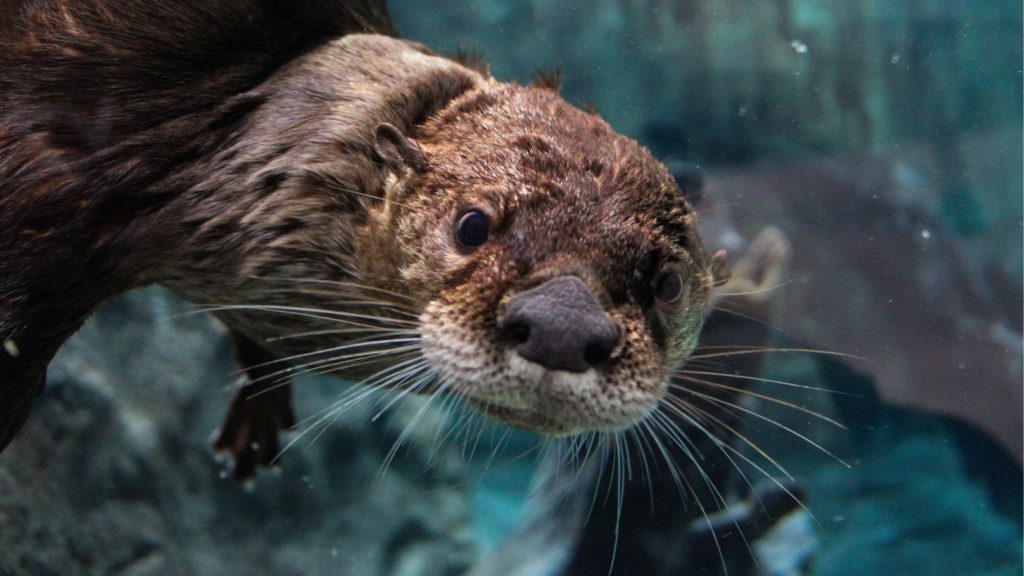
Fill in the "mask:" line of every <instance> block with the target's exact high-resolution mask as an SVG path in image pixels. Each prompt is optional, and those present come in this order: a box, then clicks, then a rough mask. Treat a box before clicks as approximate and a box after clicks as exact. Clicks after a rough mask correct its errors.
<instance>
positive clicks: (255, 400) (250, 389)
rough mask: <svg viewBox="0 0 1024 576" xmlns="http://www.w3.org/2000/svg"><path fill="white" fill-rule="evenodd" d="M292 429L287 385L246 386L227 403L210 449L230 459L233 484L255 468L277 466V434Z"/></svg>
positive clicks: (292, 421)
mask: <svg viewBox="0 0 1024 576" xmlns="http://www.w3.org/2000/svg"><path fill="white" fill-rule="evenodd" d="M293 426H295V414H294V412H293V411H292V406H291V384H290V383H287V382H286V383H283V384H279V385H277V386H274V387H259V386H255V385H253V384H251V383H248V382H246V383H245V384H243V385H241V386H239V388H238V390H237V391H236V392H235V396H234V398H232V399H231V406H230V407H229V408H228V414H227V416H226V417H225V418H224V423H223V424H221V427H220V429H219V430H217V432H216V433H215V434H214V439H213V448H214V450H216V451H218V452H221V453H227V454H229V455H230V457H231V458H232V459H233V462H234V466H233V468H234V477H235V479H236V480H239V481H245V480H250V479H252V478H253V476H254V475H255V473H256V467H257V466H263V467H266V468H271V467H274V466H276V465H277V456H278V455H279V453H280V443H279V442H278V434H279V432H281V431H282V430H287V429H290V428H292V427H293Z"/></svg>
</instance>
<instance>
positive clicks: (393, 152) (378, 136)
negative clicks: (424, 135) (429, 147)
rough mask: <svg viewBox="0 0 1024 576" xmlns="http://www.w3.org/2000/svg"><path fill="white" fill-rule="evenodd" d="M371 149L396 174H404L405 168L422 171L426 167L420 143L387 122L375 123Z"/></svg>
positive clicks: (425, 159)
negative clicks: (375, 127)
mask: <svg viewBox="0 0 1024 576" xmlns="http://www.w3.org/2000/svg"><path fill="white" fill-rule="evenodd" d="M373 150H374V151H375V152H376V153H377V156H379V157H380V159H381V161H383V162H384V164H386V165H387V167H388V168H390V169H391V170H392V171H394V172H395V173H397V174H404V173H405V171H406V170H412V171H413V172H422V171H423V170H424V169H426V167H427V158H426V157H425V156H424V155H423V151H422V150H420V145H419V144H417V143H416V141H415V140H413V139H412V138H409V137H407V136H406V135H405V134H402V132H401V130H399V129H398V128H395V127H394V126H393V125H391V124H388V123H387V122H381V123H380V124H378V125H377V130H376V133H375V139H374V142H373Z"/></svg>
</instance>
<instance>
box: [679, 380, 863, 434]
mask: <svg viewBox="0 0 1024 576" xmlns="http://www.w3.org/2000/svg"><path fill="white" fill-rule="evenodd" d="M676 376H677V377H679V378H682V379H683V380H685V381H687V382H692V383H694V384H701V385H704V386H710V387H712V388H718V389H720V390H729V391H730V392H737V393H739V394H745V395H747V396H752V397H754V398H760V399H762V400H765V401H767V402H771V403H773V404H778V405H780V406H785V407H787V408H791V409H793V410H797V411H799V412H803V413H804V414H807V415H808V416H813V417H815V418H818V419H819V420H822V421H824V422H828V423H829V424H832V425H833V426H836V427H838V428H841V429H843V430H846V426H843V424H842V423H840V422H839V421H837V420H834V419H832V418H829V417H828V416H825V415H824V414H821V413H819V412H815V411H814V410H811V409H810V408H806V407H804V406H800V405H799V404H794V403H792V402H789V401H787V400H782V399H781V398H776V397H774V396H769V395H768V394H761V393H760V392H752V391H750V390H745V389H743V388H737V387H735V386H729V385H728V384H722V383H720V382H712V381H710V380H704V379H702V378H696V377H694V376H688V375H683V374H677V375H676ZM669 388H672V389H674V390H680V391H682V392H688V393H694V391H693V390H691V389H690V388H688V387H686V386H682V385H680V384H677V383H674V382H672V383H669Z"/></svg>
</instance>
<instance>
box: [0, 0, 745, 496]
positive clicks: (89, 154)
mask: <svg viewBox="0 0 1024 576" xmlns="http://www.w3.org/2000/svg"><path fill="white" fill-rule="evenodd" d="M0 38H2V40H3V42H2V43H0V71H2V74H0V342H3V343H4V346H3V348H2V349H0V449H2V447H4V446H6V445H7V444H8V443H9V442H10V441H11V440H12V438H13V437H14V435H15V433H16V432H17V430H18V429H19V427H20V426H21V425H22V423H23V422H24V421H25V419H26V418H27V417H28V412H29V409H30V406H31V403H32V399H33V397H34V396H36V395H37V394H38V393H39V392H40V391H41V390H42V388H43V385H44V380H45V373H46V366H47V363H48V362H49V361H50V359H51V358H52V357H53V355H54V354H55V352H56V351H57V349H58V348H59V347H60V345H61V344H62V342H64V340H65V339H67V338H68V337H69V336H70V335H71V334H73V333H74V332H75V331H76V330H77V329H78V327H79V326H81V324H82V323H83V322H84V321H85V319H86V318H87V317H88V316H89V315H90V313H91V312H92V311H93V310H94V309H95V308H96V307H97V306H99V305H100V304H102V303H103V302H104V301H106V300H108V299H110V298H111V297H113V296H115V295H116V294H119V293H121V292H124V291H126V290H130V289H133V288H137V287H142V286H146V285H150V284H162V285H165V286H167V287H170V288H171V289H172V290H174V291H175V292H176V293H178V294H179V295H181V296H182V297H184V298H185V299H187V300H189V301H192V302H194V303H196V304H199V305H201V306H204V307H206V308H208V309H209V310H210V311H212V312H213V313H214V314H216V315H217V316H218V317H219V318H220V319H221V320H223V322H224V323H225V324H226V325H227V326H228V327H229V329H230V331H231V334H232V336H233V338H234V340H235V343H236V356H237V358H238V361H239V363H240V365H241V366H242V367H243V368H244V369H246V377H245V379H244V380H243V382H242V383H241V384H240V386H239V388H238V390H237V393H236V395H235V397H234V399H233V401H232V405H231V408H230V410H229V412H228V416H227V418H226V419H225V422H224V424H223V426H222V427H221V429H220V430H219V432H218V434H217V436H216V438H215V446H216V447H217V448H218V449H222V450H226V451H228V452H229V453H230V454H231V455H232V456H233V457H234V460H235V474H236V476H238V477H239V478H247V477H249V476H251V475H252V474H253V473H254V471H255V468H256V467H257V466H261V465H263V466H266V465H271V464H273V463H274V460H275V458H276V456H277V454H278V452H279V448H280V445H279V443H278V433H279V431H280V430H282V429H286V428H289V427H291V426H292V425H293V424H294V423H295V419H294V415H293V413H292V409H291V407H290V403H289V399H290V394H291V391H290V386H289V378H290V377H292V376H294V375H295V374H298V373H303V372H325V373H332V374H336V375H338V376H341V377H343V378H347V379H352V380H358V381H363V382H364V383H366V384H367V385H369V386H372V387H377V388H384V389H391V390H400V391H402V392H401V393H402V394H405V393H434V394H447V395H452V396H457V397H459V398H461V399H463V400H464V401H466V402H467V403H469V404H470V405H472V406H473V407H475V408H476V409H478V410H479V411H481V412H483V413H484V414H487V415H489V416H490V417H492V418H494V419H496V420H499V421H502V422H504V423H506V424H508V425H510V426H513V427H517V428H524V429H528V430H533V431H537V432H541V433H544V434H549V435H556V436H562V435H571V434H579V433H583V432H589V431H614V430H621V429H625V428H628V427H630V426H632V425H634V424H636V423H638V422H641V421H642V420H643V419H644V418H646V417H647V416H648V415H649V414H650V413H651V412H652V411H653V410H654V408H655V407H656V406H657V404H658V402H659V400H660V399H661V398H662V397H663V396H664V395H665V394H666V390H667V382H668V380H669V375H670V373H671V371H672V370H673V369H674V368H675V367H676V366H678V365H679V364H680V363H682V362H683V361H684V360H685V359H686V358H687V356H688V355H689V354H690V353H691V351H692V350H693V349H694V347H695V345H696V342H697V337H698V335H699V333H700V329H701V325H702V322H703V318H704V315H705V312H706V309H707V307H708V305H709V300H710V293H711V290H712V287H713V285H714V284H715V283H716V282H722V281H723V280H724V279H725V278H726V277H727V276H728V272H727V268H726V266H725V255H724V253H722V252H719V253H716V254H715V255H713V256H712V255H709V254H708V253H707V252H706V250H705V248H704V247H703V245H702V243H701V241H700V239H699V238H698V235H697V232H696V227H695V213H694V211H693V209H692V207H691V206H690V204H689V203H688V202H687V200H686V198H685V197H684V195H683V193H682V192H681V191H680V189H679V187H678V186H677V184H676V183H675V182H674V180H673V178H672V177H671V175H670V174H669V172H668V171H667V170H666V169H665V168H664V167H663V166H662V165H661V164H660V163H659V162H658V161H657V160H655V159H654V158H653V157H652V156H651V154H650V153H649V152H648V151H647V150H646V149H645V148H643V147H642V146H640V145H639V144H638V143H637V142H635V141H633V140H631V139H629V138H627V137H625V136H622V135H620V134H617V133H616V132H614V131H613V130H612V128H611V127H610V126H609V125H608V124H607V123H606V122H604V121H603V120H602V119H601V118H600V117H599V116H598V115H597V114H596V113H595V112H593V111H588V110H582V109H579V108H576V107H574V106H572V105H570V104H569V103H567V102H566V101H565V100H563V99H562V98H561V97H560V96H559V95H558V92H557V87H556V86H555V85H554V84H553V82H551V81H550V80H549V79H544V78H542V79H541V81H539V82H535V83H534V84H532V85H520V84H515V83H506V82H500V81H498V80H496V79H494V78H493V77H491V76H490V75H489V73H488V71H487V69H486V65H485V64H483V63H482V62H481V61H480V60H479V59H476V58H470V57H465V56H454V57H447V56H442V55H439V54H435V53H433V52H431V51H430V50H429V49H427V48H426V47H424V46H422V45H419V44H416V43H414V42H409V41H406V40H402V39H399V38H398V37H397V34H396V33H395V30H394V27H393V26H392V24H391V22H390V20H389V18H388V14H387V10H386V8H385V6H384V4H383V3H382V2H374V1H369V0H361V1H351V2H340V1H339V2H331V1H327V0H323V1H321V0H301V1H294V2H293V1H285V0H235V1H234V2H202V1H199V0H192V1H188V2H180V3H175V4H174V5H173V6H163V5H162V3H150V2H144V1H142V0H117V1H115V0H20V1H19V0H8V1H7V2H6V3H5V5H4V10H3V13H2V16H0ZM286 363H287V364H289V365H291V366H293V368H288V367H286Z"/></svg>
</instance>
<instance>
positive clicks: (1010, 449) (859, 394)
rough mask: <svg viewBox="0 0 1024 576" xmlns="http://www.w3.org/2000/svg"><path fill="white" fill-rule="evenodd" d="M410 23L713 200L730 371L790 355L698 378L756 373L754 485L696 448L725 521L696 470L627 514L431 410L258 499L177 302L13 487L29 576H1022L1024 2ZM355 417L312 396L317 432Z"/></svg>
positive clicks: (378, 424)
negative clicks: (723, 255)
mask: <svg viewBox="0 0 1024 576" xmlns="http://www.w3.org/2000/svg"><path fill="white" fill-rule="evenodd" d="M389 7H390V10H391V13H392V15H393V17H394V20H395V22H396V24H397V27H398V28H399V30H400V31H401V32H402V34H403V35H404V36H405V37H407V38H411V39H414V40H417V41H420V42H423V43H424V44H426V45H427V46H429V47H431V48H432V49H434V50H437V51H441V52H454V51H455V50H456V49H457V48H459V47H471V48H477V49H479V50H481V51H482V52H483V54H484V56H485V57H486V59H487V60H488V62H489V63H490V70H491V73H492V74H494V75H495V76H496V77H497V78H499V79H503V80H518V81H521V82H529V81H530V79H531V77H532V76H533V74H534V73H535V72H536V71H537V70H538V69H540V70H552V69H556V68H557V69H560V70H561V72H562V88H561V94H562V95H563V96H564V97H565V98H566V99H568V100H569V101H570V102H573V103H575V104H578V105H581V106H582V105H593V106H594V108H595V109H596V110H597V111H598V113H599V114H600V115H601V116H602V117H603V118H605V119H606V120H607V121H608V122H609V123H611V125H612V126H613V127H614V128H615V129H616V130H618V131H620V132H622V133H624V134H627V135H629V136H631V137H634V138H636V139H638V140H639V141H640V142H641V143H643V144H644V145H645V146H647V147H649V148H650V149H651V151H652V152H653V153H654V154H655V155H656V156H657V157H658V158H659V159H661V160H662V161H663V162H665V163H666V164H668V165H669V166H674V167H676V168H678V169H679V170H681V171H680V172H678V173H679V174H684V172H685V170H691V169H693V168H694V167H695V166H696V167H699V170H700V172H701V173H702V174H703V177H704V182H705V186H704V192H703V194H702V195H701V197H700V198H699V199H697V209H698V213H699V217H700V221H701V226H702V233H703V236H704V239H705V242H706V244H707V245H708V247H709V248H711V249H712V250H714V249H716V248H719V247H723V248H727V249H728V250H729V252H730V254H731V260H732V264H733V269H734V273H735V275H736V276H737V277H738V278H740V279H741V280H743V281H744V282H746V283H740V284H733V285H732V286H734V289H733V290H732V292H734V293H737V292H738V293H739V294H736V295H735V296H733V297H732V299H731V300H730V299H726V300H724V301H723V302H722V306H721V307H722V308H723V309H724V310H723V311H719V312H716V316H714V317H712V318H711V319H709V326H708V334H709V336H708V337H709V338H713V339H714V343H715V344H718V345H750V346H757V347H761V348H771V349H776V350H780V351H778V352H767V353H765V354H763V355H760V356H756V357H755V356H753V355H751V357H749V358H748V357H743V358H742V359H743V360H749V362H746V363H744V364H743V365H742V366H740V365H739V364H736V363H735V362H738V360H737V359H736V358H710V359H707V360H706V362H710V363H711V364H704V365H699V364H698V365H696V366H693V367H691V368H692V370H694V371H697V372H706V371H716V372H717V371H725V372H726V374H730V373H731V371H732V370H734V369H735V370H741V369H742V371H741V372H740V373H739V376H738V377H737V376H735V375H734V376H725V377H718V381H721V382H724V383H726V384H727V385H731V386H737V387H742V388H743V389H744V390H745V392H746V394H744V395H743V396H741V397H740V399H739V400H738V405H737V406H732V407H725V408H723V410H726V411H729V410H731V411H733V412H734V413H735V414H736V415H737V416H738V423H737V424H736V428H735V429H734V430H731V432H733V434H725V433H724V432H723V430H722V429H721V428H719V430H718V431H717V433H718V434H720V435H721V436H731V438H730V439H729V445H730V446H733V447H734V450H735V451H732V450H729V449H724V448H720V447H718V446H715V445H714V443H710V442H706V439H698V440H697V442H698V443H699V446H698V448H699V449H698V450H696V451H695V452H696V453H695V454H694V459H695V460H696V461H697V464H699V465H700V466H701V467H702V468H703V469H704V470H706V473H707V475H708V478H713V479H714V486H715V489H711V488H708V487H706V486H705V485H704V483H703V480H704V478H703V477H702V476H701V475H700V474H699V473H698V472H697V466H696V465H694V464H692V463H691V464H687V467H686V470H685V474H686V475H687V478H688V479H690V480H692V481H693V483H694V485H695V486H696V488H695V489H694V491H695V493H696V495H697V496H698V498H697V500H698V502H695V501H694V499H693V497H692V495H681V494H679V489H678V487H677V486H676V484H675V482H674V481H673V479H672V478H671V476H670V475H669V474H667V470H666V468H665V467H664V465H661V466H658V465H655V464H654V463H653V460H654V459H656V456H657V453H656V448H655V447H654V446H652V445H651V444H650V443H647V444H644V442H645V441H644V440H638V441H637V443H635V444H632V445H631V446H633V450H634V453H633V455H632V459H631V460H630V462H631V468H630V478H629V479H625V480H626V481H625V482H624V489H623V492H622V508H621V510H622V512H621V513H620V512H619V510H620V508H619V506H618V505H619V495H618V487H617V485H613V488H612V489H609V484H608V481H609V476H607V474H608V473H609V471H608V470H605V469H601V468H600V466H597V464H599V462H597V461H596V460H592V461H590V465H589V467H588V466H584V470H583V473H581V474H580V476H579V478H577V481H576V482H575V484H572V485H571V486H569V483H568V481H567V480H566V476H565V473H564V472H562V473H559V474H556V473H554V472H552V470H553V469H554V468H556V467H557V466H556V464H557V460H558V453H557V452H556V451H555V450H557V449H552V450H549V451H547V452H544V451H543V450H541V449H540V448H538V447H537V446H538V443H539V442H541V440H540V439H539V438H537V437H535V436H533V435H531V434H528V433H522V432H516V433H512V434H506V433H505V431H506V429H504V428H501V427H499V426H487V425H485V424H484V423H482V421H480V420H463V419H462V416H461V415H462V414H463V413H462V412H457V413H455V415H454V416H452V415H449V416H448V417H447V418H446V417H445V415H444V414H443V413H441V412H434V411H430V410H427V411H425V412H420V408H421V407H422V405H423V400H422V399H409V400H408V401H406V402H403V403H401V404H399V405H397V406H396V407H395V408H394V409H393V410H389V411H388V412H387V413H386V414H385V415H384V416H383V417H381V418H374V414H375V413H376V411H377V410H378V409H379V407H380V404H378V405H376V406H374V405H373V404H372V402H368V403H364V404H362V405H360V406H358V407H356V408H355V409H353V410H352V411H350V413H348V414H347V415H346V416H345V417H344V418H342V419H339V420H338V421H337V422H334V423H333V424H332V425H331V426H329V427H327V428H326V429H325V430H324V431H323V432H322V433H319V434H317V435H315V436H316V440H315V442H309V441H308V440H307V441H303V442H300V443H298V444H297V445H296V446H295V447H294V448H293V449H291V450H289V451H288V452H286V454H285V457H284V458H283V459H282V461H281V469H280V470H279V473H277V474H273V473H265V472H264V473H261V474H260V475H259V477H258V479H257V481H256V482H255V484H254V485H252V486H251V487H249V488H248V489H243V488H240V487H239V486H238V485H236V484H235V483H234V482H233V481H231V480H230V478H229V474H228V473H227V468H226V467H225V466H226V465H225V464H223V463H218V462H217V461H215V460H214V458H213V457H212V454H211V453H210V451H209V449H208V448H207V442H208V439H209V434H210V432H211V431H212V430H213V429H214V428H215V427H216V426H217V423H218V422H219V421H220V420H221V418H222V416H223V411H224V408H225V406H226V405H227V402H228V400H229V397H230V393H229V392H230V384H231V382H232V376H231V373H232V371H233V369H234V368H233V364H232V360H231V353H230V347H229V344H228V342H227V340H226V337H225V333H224V330H223V328H222V327H221V326H220V325H219V324H217V323H216V322H215V321H214V320H212V319H211V318H209V317H207V316H204V315H195V314H186V312H188V311H189V310H192V308H190V307H189V306H188V305H187V304H185V303H183V302H182V301H180V300H178V299H177V298H175V297H174V296H173V295H171V294H170V293H169V292H167V291H166V290H163V289H160V288H151V289H147V290H145V291H138V292H133V293H130V294H127V295H125V296H123V297H121V298H119V299H118V300H116V301H114V302H112V303H111V304H109V305H107V306H105V307H104V308H103V309H101V310H100V311H99V312H98V313H97V314H96V315H95V316H94V317H93V318H92V319H91V320H90V321H89V322H88V323H87V324H86V326H85V327H84V328H83V329H82V331H81V332H80V333H79V334H78V335H76V336H75V338H73V339H72V340H71V341H69V342H68V344H67V345H66V346H65V347H64V348H63V349H62V351H61V353H60V354H59V355H58V357H57V359H56V360H55V361H54V363H53V364H52V365H51V368H50V374H49V378H48V386H47V390H46V392H45V394H44V395H43V396H42V397H41V398H40V399H39V400H38V401H37V402H36V405H35V407H34V410H33V414H32V417H31V419H30V420H29V422H28V424H27V425H26V427H25V429H23V430H22V432H21V433H20V434H19V436H18V438H17V439H16V441H15V443H14V444H12V446H11V447H10V448H9V449H7V450H6V451H5V452H4V453H3V454H2V455H0V575H2V576H7V575H8V574H11V575H15V574H17V575H21V574H33V575H35V574H125V575H127V574H132V575H141V574H225V573H247V574H266V575H274V576H276V575H284V574H332V575H334V574H342V575H343V574H352V575H382V576H383V575H392V574H394V575H402V576H405V575H418V574H424V575H427V574H429V575H434V574H437V575H441V574H445V575H456V574H472V575H477V576H481V575H483V576H487V575H502V576H504V575H510V576H511V575H517V576H541V575H544V576H555V575H559V576H570V575H572V576H584V575H586V576H589V575H602V574H607V573H608V571H609V568H611V570H612V573H613V574H617V575H624V576H633V575H639V576H653V575H655V574H691V573H692V574H696V573H711V574H713V573H721V572H722V571H723V570H727V571H728V573H729V574H730V575H754V574H762V575H768V574H772V575H783V574H785V575H795V574H815V575H828V576H832V575H836V576H838V575H860V574H894V575H895V574H915V573H917V574H957V575H961V574H963V575H969V574H970V575H975V574H976V575H1012V574H1020V573H1021V570H1022V554H1024V552H1022V518H1021V513H1022V506H1024V505H1022V489H1024V478H1022V472H1021V454H1022V444H1021V441H1022V431H1021V425H1022V420H1024V415H1022V410H1021V396H1022V342H1021V330H1022V327H1021V321H1022V315H1024V310H1022V291H1021V286H1022V246H1024V241H1022V195H1024V190H1022V170H1024V164H1022V156H1024V152H1022V142H1024V138H1022V134H1021V131H1022V130H1021V127H1022V120H1024V116H1022V106H1021V103H1022V88H1021V87H1022V68H1024V63H1022V53H1021V17H1022V15H1021V5H1020V3H1019V2H1013V1H1009V0H1006V1H995V0H990V1H986V2H978V3H973V4H972V3H957V2H949V1H940V0H914V1H908V2H903V3H890V4H886V3H879V2H872V1H868V0H863V1H861V0H858V1H852V2H827V3H820V2H810V1H806V0H782V1H779V2H771V3H749V2H733V1H728V2H712V1H710V0H707V1H704V0H700V1H680V0H676V1H659V0H618V1H612V0H599V1H596V2H580V1H571V2H553V1H550V0H544V1H542V0H531V1H528V2H519V3H508V2H497V1H494V0H487V1H476V2H470V3H466V2H454V1H448V0H445V1H437V2H430V3H424V2H411V1H406V0H403V1H392V2H390V3H389ZM744 255H747V256H748V258H747V259H746V260H744V258H743V256H744ZM736 286H742V287H744V288H743V289H738V288H735V287H736ZM736 313H740V314H741V315H738V314H736ZM751 315H753V316H754V318H753V319H751V318H749V316H751ZM797 349H799V351H798V350H797ZM805 349H813V350H814V351H815V352H806V351H803V350H805ZM709 350H711V349H710V348H709ZM723 363H724V364H723ZM749 374H756V376H757V377H758V378H760V380H759V381H754V380H746V379H743V378H744V377H743V375H749ZM691 376H692V377H695V378H705V377H706V376H705V375H701V374H693V375H691ZM692 385H693V386H697V387H698V388H696V389H700V388H699V385H698V384H692ZM347 389H348V388H346V387H345V386H344V385H342V384H339V383H338V382H337V381H332V380H329V379H324V378H309V379H305V380H302V381H300V382H299V384H298V386H297V387H296V398H295V400H296V412H297V413H298V414H299V416H300V418H302V417H307V416H310V415H313V414H316V413H317V412H318V411H319V410H321V409H322V408H323V406H325V405H326V404H327V403H329V402H331V401H332V400H334V399H336V398H337V397H338V394H339V392H340V391H341V392H343V391H344V390H347ZM420 414H427V416H426V417H424V418H422V419H421V420H420V421H418V425H417V426H416V427H414V428H412V433H411V434H410V435H409V437H407V438H404V442H403V444H404V446H405V447H404V448H403V449H401V450H399V451H398V453H397V455H396V456H395V458H394V460H393V462H392V463H391V464H390V465H389V467H388V469H387V471H386V472H384V473H382V470H381V467H382V463H383V462H384V461H385V460H386V459H387V457H388V455H389V453H390V452H391V450H392V446H393V445H394V444H395V442H396V441H398V439H399V438H400V437H401V436H402V433H403V431H404V430H406V429H407V425H408V423H409V421H410V420H414V419H417V418H418V417H419V415H420ZM709 426H710V425H709ZM453 427H454V430H455V432H454V433H450V431H451V430H452V429H453ZM311 436H312V435H311ZM698 436H699V435H698ZM439 440H440V441H439ZM645 451H646V452H645ZM641 453H644V454H645V456H643V457H641ZM647 459H650V460H651V461H650V462H647ZM684 459H685V458H684V457H681V461H682V460H684ZM648 465H649V466H650V469H647V468H645V467H646V466H648ZM646 475H651V476H654V478H653V479H652V480H649V479H648V478H647V477H646ZM552 477H554V478H555V479H554V480H552V479H551V478H552ZM769 477H770V478H769ZM775 482H778V484H776V483H775ZM685 491H686V490H684V492H685ZM752 492H757V493H758V494H760V495H761V496H762V500H761V501H760V502H758V501H757V499H756V498H752V497H751V493H752ZM787 492H790V493H792V494H793V495H796V496H798V497H799V498H798V499H799V505H798V504H796V503H794V502H793V501H792V500H791V499H790V498H789V497H788V496H787V494H786V493H787ZM717 499H721V500H722V501H723V502H724V503H726V504H727V505H728V506H726V508H728V510H729V511H728V512H719V511H718V509H719V508H720V506H719V504H718V503H716V500H717ZM702 508H703V509H704V510H702ZM704 512H707V513H708V514H710V515H711V520H712V522H710V523H714V522H715V521H717V520H718V519H720V518H723V517H724V515H726V514H731V515H732V518H733V519H734V520H735V522H723V523H721V526H720V527H719V528H718V529H716V530H713V531H709V530H708V525H709V521H708V520H707V519H706V518H705V516H704ZM716 526H717V524H716ZM613 550H614V553H615V558H614V564H613V563H612V553H613ZM755 561H756V562H755ZM723 566H724V568H723Z"/></svg>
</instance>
